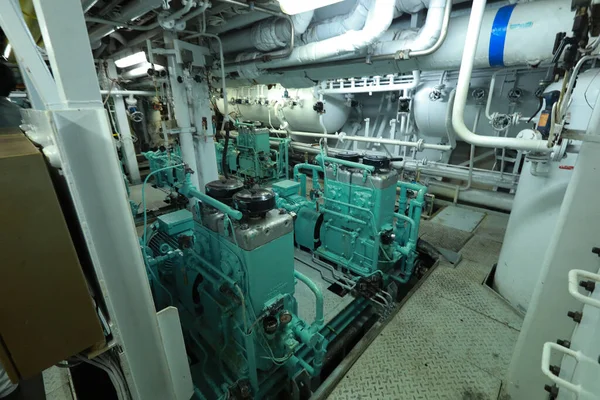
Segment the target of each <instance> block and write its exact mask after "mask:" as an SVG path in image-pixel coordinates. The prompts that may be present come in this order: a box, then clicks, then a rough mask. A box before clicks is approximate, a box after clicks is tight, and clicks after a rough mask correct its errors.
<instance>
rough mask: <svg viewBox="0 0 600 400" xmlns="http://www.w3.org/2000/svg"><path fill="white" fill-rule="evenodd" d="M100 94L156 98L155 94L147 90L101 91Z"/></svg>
mask: <svg viewBox="0 0 600 400" xmlns="http://www.w3.org/2000/svg"><path fill="white" fill-rule="evenodd" d="M100 94H103V95H107V94H110V95H111V96H144V97H154V96H156V92H152V91H149V90H101V91H100Z"/></svg>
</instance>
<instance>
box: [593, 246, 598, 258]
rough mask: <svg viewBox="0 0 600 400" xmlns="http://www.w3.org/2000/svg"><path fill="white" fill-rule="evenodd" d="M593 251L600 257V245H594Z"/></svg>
mask: <svg viewBox="0 0 600 400" xmlns="http://www.w3.org/2000/svg"><path fill="white" fill-rule="evenodd" d="M592 253H594V254H595V255H597V256H598V257H600V247H592Z"/></svg>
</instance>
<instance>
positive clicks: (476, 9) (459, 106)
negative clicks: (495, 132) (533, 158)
mask: <svg viewBox="0 0 600 400" xmlns="http://www.w3.org/2000/svg"><path fill="white" fill-rule="evenodd" d="M485 4H486V0H475V1H473V7H472V8H471V17H470V19H469V25H468V27H467V35H466V40H465V46H464V50H463V56H462V62H461V65H460V71H459V75H458V83H457V86H456V96H455V98H454V109H453V110H452V127H453V128H454V131H455V132H456V134H457V135H458V137H460V138H461V139H462V140H464V141H465V142H467V143H469V144H472V145H475V146H480V147H494V148H501V149H505V148H510V149H515V150H523V151H534V152H550V151H552V148H551V147H550V148H549V147H548V142H547V141H546V140H539V139H532V140H524V139H517V138H507V137H492V136H482V135H478V134H476V133H475V132H471V131H470V130H469V128H467V126H466V125H465V119H464V114H465V105H466V103H467V96H468V95H469V84H470V82H471V74H472V72H473V63H474V60H475V53H476V52H477V42H478V40H479V36H480V31H481V22H482V21H483V14H484V12H485Z"/></svg>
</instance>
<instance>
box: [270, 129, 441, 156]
mask: <svg viewBox="0 0 600 400" xmlns="http://www.w3.org/2000/svg"><path fill="white" fill-rule="evenodd" d="M272 132H274V133H278V134H288V131H284V130H274V131H272ZM289 133H290V134H291V135H295V136H304V137H312V138H322V139H331V140H350V141H354V142H368V143H381V144H391V145H394V146H407V147H416V148H418V149H419V150H422V149H431V150H439V151H450V150H452V147H450V146H448V145H443V144H430V143H424V142H423V141H422V140H420V141H418V142H408V141H403V140H395V139H384V138H374V137H364V136H347V135H340V134H327V135H326V134H323V133H312V132H297V131H290V132H289Z"/></svg>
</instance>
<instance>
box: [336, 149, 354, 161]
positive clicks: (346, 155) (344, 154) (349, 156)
mask: <svg viewBox="0 0 600 400" xmlns="http://www.w3.org/2000/svg"><path fill="white" fill-rule="evenodd" d="M331 157H333V158H337V159H339V160H344V161H352V162H356V163H357V162H359V161H360V154H358V153H357V152H355V151H347V150H346V151H340V152H339V153H335V154H331Z"/></svg>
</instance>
